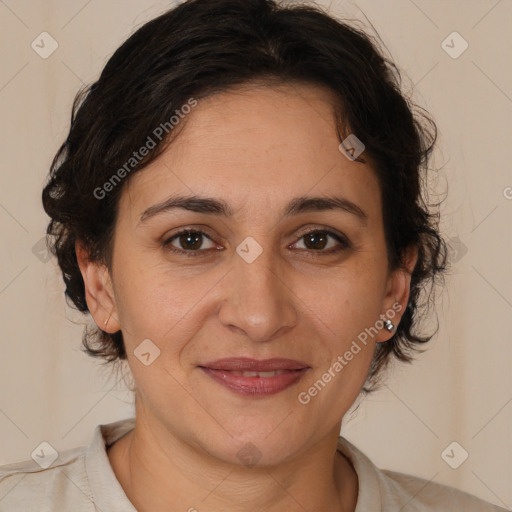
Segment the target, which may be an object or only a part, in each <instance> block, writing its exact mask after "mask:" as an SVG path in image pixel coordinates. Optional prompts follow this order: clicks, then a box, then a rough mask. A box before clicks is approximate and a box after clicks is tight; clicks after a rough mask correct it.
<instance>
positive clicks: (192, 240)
mask: <svg viewBox="0 0 512 512" xmlns="http://www.w3.org/2000/svg"><path fill="white" fill-rule="evenodd" d="M203 238H206V239H207V240H209V241H210V242H211V243H212V244H214V242H213V240H212V239H211V238H210V237H209V236H208V235H207V234H206V233H205V232H204V231H201V230H197V229H183V230H181V231H179V232H178V233H175V234H174V235H173V236H171V237H170V238H168V239H166V240H165V242H163V247H164V248H165V249H166V250H168V251H169V252H172V253H174V254H179V255H183V256H185V257H193V258H194V257H201V256H206V255H208V254H210V253H211V251H215V250H220V249H219V248H214V247H210V248H207V249H202V248H201V247H202V246H203ZM329 238H331V239H333V240H335V241H336V242H337V243H338V245H337V246H334V247H330V248H328V249H327V250H326V249H325V248H324V247H321V248H319V249H315V248H308V247H306V248H305V249H302V248H301V249H299V250H300V251H301V252H302V251H304V252H307V253H310V255H311V256H313V257H317V256H323V255H324V256H327V255H332V254H335V253H338V252H341V251H343V250H346V249H349V248H351V247H352V245H351V243H350V241H349V240H348V238H346V237H345V236H344V235H341V234H338V233H336V232H334V231H330V230H328V229H318V228H316V229H313V230H310V231H307V232H305V233H303V234H302V235H301V236H300V237H299V238H298V240H297V242H295V243H294V244H292V245H296V244H297V243H298V242H300V241H301V240H303V239H306V243H307V244H311V245H312V246H313V247H314V246H315V245H316V244H318V241H320V244H322V243H323V242H324V241H327V242H326V245H328V239H329ZM176 239H177V240H178V243H179V244H181V245H182V247H183V246H186V245H187V244H189V245H190V246H192V248H188V249H186V248H185V249H180V248H177V247H175V246H174V245H172V242H173V241H174V240H176ZM304 245H306V244H304Z"/></svg>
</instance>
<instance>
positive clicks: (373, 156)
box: [42, 0, 447, 391]
mask: <svg viewBox="0 0 512 512" xmlns="http://www.w3.org/2000/svg"><path fill="white" fill-rule="evenodd" d="M256 81H258V82H263V83H268V84H271V83H288V84H301V83H307V84H313V85H318V86H323V87H324V88H325V87H327V88H328V89H330V90H331V91H332V92H333V93H334V97H335V98H336V99H337V101H338V105H337V106H334V107H335V108H336V113H337V136H338V137H339V139H340V142H341V141H342V140H343V139H344V138H345V136H346V135H347V134H350V133H353V134H355V135H356V136H357V137H358V138H359V139H360V140H362V141H364V144H365V152H364V153H363V154H364V155H365V158H368V159H369V160H371V163H372V168H373V169H374V171H375V173H376V175H377V178H378V181H379V184H380V187H381V194H382V208H383V212H382V213H383V221H384V230H385V236H386V245H387V250H388V261H389V268H390V269H398V268H403V267H404V255H405V250H406V249H407V248H408V247H410V246H415V247H416V248H417V249H418V260H417V263H416V265H415V267H414V269H413V272H412V275H411V284H410V297H409V302H408V305H407V308H406V309H405V311H404V314H403V316H402V319H401V322H400V323H399V325H398V327H397V329H396V331H395V333H394V335H393V337H392V338H391V339H390V340H389V341H388V342H386V343H379V344H377V346H376V349H375V354H374V359H373V362H372V365H371V368H370V371H369V374H368V376H367V381H366V384H375V383H376V378H375V377H376V376H377V374H378V373H379V372H380V370H382V369H383V368H384V367H385V366H386V365H387V364H388V362H389V360H390V359H392V356H394V357H395V358H397V359H399V360H401V361H407V362H410V361H411V360H412V359H413V352H414V351H416V350H418V347H419V346H420V345H421V344H424V343H425V342H427V341H429V340H430V339H431V338H432V336H433V334H429V335H425V334H423V335H422V334H421V333H420V332H419V325H418V324H419V323H420V316H421V315H420V312H421V311H422V310H423V308H424V307H425V306H428V305H429V303H430V300H431V295H432V294H431V293H428V294H427V297H426V298H425V300H422V299H421V298H420V296H421V292H422V291H424V290H425V288H426V286H428V285H429V284H430V290H431V291H432V289H433V288H434V285H435V284H436V282H437V280H438V278H442V272H443V271H444V270H445V269H446V259H447V248H446V244H445V242H444V240H443V239H442V237H441V235H440V233H439V229H438V223H439V214H438V213H436V212H435V211H431V208H432V206H434V205H429V204H428V201H427V172H429V168H428V162H429V160H430V155H431V152H432V150H433V147H434V144H435V142H436V138H437V127H436V124H435V123H434V121H433V120H432V119H431V118H430V117H429V115H428V113H427V112H426V111H425V110H423V109H422V108H420V107H418V106H417V105H415V104H414V103H412V102H411V101H410V99H409V98H407V97H406V96H405V95H404V94H403V93H402V92H401V76H400V72H399V70H398V68H397V67H396V65H395V64H394V63H393V62H392V60H391V59H390V58H388V57H386V56H385V55H384V53H383V52H382V51H381V50H380V48H379V46H378V44H377V42H376V41H375V40H373V39H372V38H371V37H370V36H369V35H367V34H366V33H365V32H364V31H362V30H359V29H356V28H355V26H353V24H352V25H349V24H347V23H345V22H342V21H340V20H336V19H334V18H333V17H331V16H330V15H328V14H327V13H326V12H324V11H323V10H322V9H321V8H320V7H317V6H313V5H291V4H287V5H284V4H283V5H280V4H278V3H277V2H276V1H274V0H187V1H185V2H183V3H181V4H179V5H177V6H175V7H174V8H172V9H170V10H168V11H167V12H165V13H164V14H162V15H160V16H159V17H157V18H155V19H153V20H151V21H149V22H148V23H146V24H145V25H143V26H142V27H141V28H139V29H138V30H137V31H136V32H135V33H133V35H131V36H130V37H129V38H128V39H127V40H126V41H125V42H124V43H123V44H122V45H121V46H120V47H119V48H118V49H117V50H116V51H115V53H114V54H113V56H112V57H111V58H110V59H109V61H108V62H107V64H106V65H105V67H104V69H103V71H102V73H101V75H100V77H99V79H98V80H97V81H96V82H94V83H92V84H91V85H89V86H87V87H85V88H84V89H82V90H81V91H79V92H78V94H77V95H76V97H75V101H74V104H73V109H72V115H71V126H70V130H69V134H68V136H67V138H66V140H65V142H64V143H63V144H62V146H61V147H60V149H59V150H58V152H57V154H56V155H55V158H54V160H53V162H52V165H51V168H50V174H49V179H48V182H47V184H46V185H45V187H44V190H43V194H42V199H43V206H44V209H45V211H46V212H47V214H48V215H49V216H50V218H51V221H50V222H49V224H48V227H47V235H48V236H47V240H48V246H49V249H50V251H51V252H52V253H53V254H54V255H56V257H57V259H58V263H59V266H60V268H61V271H62V275H63V279H64V282H65V285H66V291H65V294H66V296H67V298H69V299H70V300H71V301H72V303H73V304H74V306H75V307H76V308H77V309H78V310H79V311H81V312H87V311H88V307H87V302H86V298H85V289H84V281H83V279H82V275H81V272H80V269H79V266H78V261H77V255H76V252H75V242H76V241H81V243H83V244H84V246H85V248H86V250H87V251H88V254H89V258H90V259H91V260H92V261H97V262H102V263H104V264H105V265H107V267H108V268H111V262H112V259H111V257H112V240H113V232H114V226H115V222H116V215H117V208H118V202H119V198H120V194H121V192H122V190H123V187H124V185H125V184H126V182H127V181H128V180H129V179H130V178H131V176H133V175H134V174H135V173H136V172H138V171H140V170H141V169H144V167H145V166H147V165H148V164H149V163H150V162H152V161H153V160H154V159H155V158H157V156H158V155H160V154H161V153H162V151H163V150H164V149H165V147H166V146H167V145H168V144H170V143H171V137H170V136H167V137H165V136H164V137H159V138H157V137H154V138H156V139H157V140H156V141H155V143H154V144H153V146H154V147H152V148H150V149H147V151H146V152H145V153H146V154H145V155H144V157H143V158H140V161H137V162H136V163H135V165H133V169H132V170H130V173H129V175H128V176H127V174H128V173H127V172H124V173H122V172H121V170H122V169H123V165H124V169H125V170H126V165H125V164H126V162H128V161H129V160H130V158H133V154H134V150H136V149H137V148H140V147H142V146H144V144H145V142H146V141H147V140H148V135H149V134H151V133H154V132H155V127H158V126H164V125H165V123H168V121H169V119H170V118H171V117H172V116H173V115H175V113H176V112H177V111H179V110H180V108H181V107H182V106H183V105H185V104H186V103H187V101H190V98H191V97H194V98H198V99H200V98H204V97H207V96H208V95H212V94H215V93H216V92H221V91H226V90H228V89H230V88H233V87H235V86H237V85H244V84H250V83H252V82H256ZM181 124H183V123H181ZM167 131H168V130H166V132H167ZM162 133H163V132H162ZM358 161H362V162H365V160H364V159H363V158H362V157H361V156H360V157H359V158H358ZM116 172H117V176H122V177H123V178H124V181H123V183H121V184H120V185H119V186H109V187H107V186H105V185H106V184H107V183H109V180H110V183H111V182H112V181H111V180H112V177H113V176H114V175H115V174H116ZM99 191H101V194H100V193H99ZM107 191H108V193H107ZM435 206H438V205H435ZM436 211H437V210H436ZM434 334H435V333H434ZM82 342H83V345H84V348H85V351H86V352H87V353H88V354H90V355H91V356H94V357H99V358H103V359H104V361H105V362H108V363H111V362H115V361H120V360H123V359H126V351H125V346H124V342H123V335H122V332H121V331H118V332H116V333H113V334H111V333H107V332H104V331H102V330H100V329H97V328H94V329H93V330H89V329H85V331H84V336H83V340H82ZM372 389H373V387H372V386H368V387H365V388H364V390H365V391H371V390H372Z"/></svg>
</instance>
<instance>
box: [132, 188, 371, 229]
mask: <svg viewBox="0 0 512 512" xmlns="http://www.w3.org/2000/svg"><path fill="white" fill-rule="evenodd" d="M175 209H182V210H188V211H191V212H198V213H207V214H211V215H220V216H223V217H231V216H232V215H233V210H232V208H231V207H230V206H229V205H228V204H227V203H226V202H225V201H223V200H220V199H213V198H210V197H200V196H196V195H192V196H173V197H170V198H169V199H167V200H165V201H163V202H162V203H158V204H155V205H153V206H150V207H149V208H148V209H146V210H144V212H143V213H142V215H141V216H140V221H139V223H142V222H145V221H147V220H148V219H150V218H152V217H154V216H156V215H159V214H161V213H165V212H169V211H172V210H175ZM328 210H342V211H344V212H347V213H350V214H352V215H354V216H355V217H357V218H358V219H359V220H360V221H361V222H362V223H363V224H367V222H368V215H367V214H366V213H365V212H364V211H363V210H362V209H361V208H360V207H359V206H358V205H357V204H355V203H353V202H352V201H350V200H348V199H347V198H345V197H340V196H326V197H307V196H303V197H296V198H294V199H292V200H291V201H290V202H289V203H288V204H287V205H286V207H285V208H284V209H283V211H282V212H281V217H290V216H292V215H299V214H301V213H307V212H322V211H328Z"/></svg>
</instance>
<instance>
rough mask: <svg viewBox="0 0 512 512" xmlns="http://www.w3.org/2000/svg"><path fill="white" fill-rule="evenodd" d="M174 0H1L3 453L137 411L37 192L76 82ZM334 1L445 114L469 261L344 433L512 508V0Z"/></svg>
mask: <svg viewBox="0 0 512 512" xmlns="http://www.w3.org/2000/svg"><path fill="white" fill-rule="evenodd" d="M322 3H323V5H329V4H328V2H322ZM170 5H171V2H164V1H159V2H156V1H149V0H144V1H141V0H138V1H135V0H129V1H128V0H123V1H120V0H116V1H113V0H108V1H101V2H100V1H98V0H91V1H89V2H87V1H85V0H80V1H78V0H77V1H69V0H66V1H64V0H44V1H43V0H37V1H35V0H0V26H1V31H0V48H1V52H2V65H1V69H0V118H1V120H2V138H1V142H0V144H1V150H2V151H1V157H2V164H1V165H2V171H1V173H0V230H1V234H2V243H1V245H0V312H1V319H0V320H1V322H0V340H1V347H2V350H1V354H2V358H1V360H0V390H1V391H0V393H1V394H0V464H4V463H8V462H13V461H15V460H21V459H27V458H29V457H30V453H31V452H32V450H33V449H34V448H35V447H36V446H37V445H38V444H39V443H40V442H41V441H43V440H45V441H48V442H49V443H50V444H52V446H54V447H55V448H56V449H57V450H58V451H61V450H64V449H67V448H71V447H75V446H78V445H84V444H87V443H88V441H89V438H90V435H91V433H92V429H93V427H94V426H95V425H96V424H99V423H108V422H111V421H115V420H117V419H121V418H124V417H127V416H131V415H132V413H133V411H132V405H131V397H130V394H129V393H127V392H126V391H125V389H124V387H123V385H122V383H118V384H116V381H115V379H112V378H109V377H108V373H106V372H105V370H102V369H101V368H100V367H99V366H98V365H97V363H95V362H94V361H93V360H92V359H90V358H88V357H86V356H85V355H84V354H82V353H81V352H80V340H81V333H82V323H81V322H82V319H81V318H80V315H78V314H77V313H75V312H73V311H72V310H70V309H69V308H68V307H67V306H66V304H65V301H64V296H63V283H62V279H61V277H60V275H59V273H58V271H57V268H56V265H55V263H54V262H53V260H51V261H49V262H45V261H44V260H45V258H44V254H42V255H41V254H40V253H39V252H38V251H37V247H38V245H37V244H38V243H40V239H41V238H42V236H43V234H44V231H45V227H46V224H47V220H48V219H47V217H46V215H45V214H44V212H43V209H42V206H41V201H40V195H41V189H42V186H43V183H44V180H45V177H46V173H47V170H48V167H49V164H50V162H51V159H52V157H53V155H54V154H55V152H56V151H57V149H58V147H59V145H60V144H61V143H62V141H63V139H64V137H65V135H66V134H67V130H68V126H69V118H70V108H71V104H72V100H73V97H74V94H75V93H76V91H77V90H78V88H79V86H81V85H82V83H83V82H86V83H87V82H90V81H92V80H94V79H95V78H96V77H97V76H98V74H99V72H100V71H101V69H102V67H103V66H104V64H105V63H106V61H107V59H108V57H109V56H110V55H111V54H112V52H113V51H114V50H115V49H116V48H117V47H118V46H119V45H120V44H121V42H122V41H123V40H124V39H125V38H126V37H127V36H128V35H130V34H131V33H132V31H133V30H134V27H138V26H140V25H141V24H143V23H144V22H145V21H147V20H149V19H150V18H152V17H154V16H155V15H157V14H159V13H161V12H162V11H163V10H164V9H166V8H167V7H169V6H170ZM330 9H331V12H332V13H333V14H337V15H343V16H345V17H348V18H353V19H362V20H364V15H363V13H364V14H365V15H366V16H367V18H368V20H369V21H371V23H372V24H373V26H374V27H375V28H376V30H377V31H378V32H379V34H380V36H381V37H382V39H383V41H384V42H385V44H386V46H387V48H388V50H389V51H390V53H391V55H392V56H393V57H394V58H395V59H396V61H397V62H398V64H399V66H400V68H401V69H402V70H403V71H404V73H405V75H406V76H404V86H405V87H406V88H408V89H411V88H414V95H415V96H414V97H415V99H416V101H417V102H419V103H420V104H421V105H423V106H425V107H426V108H427V109H428V110H429V111H430V112H431V113H432V115H433V116H434V118H435V119H436V121H437V123H438V126H439V130H440V138H439V149H438V152H437V153H436V159H435V162H434V163H435V165H437V166H439V167H442V173H441V177H442V179H441V180H440V182H439V184H438V185H439V191H440V192H442V191H443V190H444V188H445V187H446V186H448V189H449V195H448V199H447V201H446V202H445V204H444V206H443V214H444V223H443V230H444V233H445V234H446V236H447V237H448V238H450V239H451V240H452V241H451V246H452V249H453V251H452V252H453V255H454V257H455V259H456V260H457V261H456V264H455V267H454V269H453V271H452V273H451V275H450V276H449V278H448V280H447V288H446V290H445V292H444V294H443V295H442V296H440V297H439V298H440V299H442V301H440V302H439V305H438V313H439V322H440V331H439V334H438V335H437V336H436V338H435V339H434V340H433V341H432V342H431V343H430V347H429V351H428V352H426V353H425V354H424V355H422V356H420V357H419V358H418V360H417V361H416V362H415V364H413V365H408V366H402V367H396V368H395V369H394V373H393V374H392V375H390V376H389V379H388V381H387V385H386V386H385V387H384V389H383V390H382V391H381V392H379V393H378V394H376V395H374V396H372V397H371V398H368V399H367V400H366V401H365V402H363V404H362V405H361V406H360V407H359V409H358V410H357V412H355V413H354V414H353V415H350V421H348V419H349V417H348V416H347V417H346V420H347V423H346V424H345V426H344V427H343V429H342V433H343V434H344V435H345V436H346V437H347V438H348V439H350V440H351V441H352V442H354V443H355V444H356V445H357V446H359V447H360V448H361V449H362V450H363V451H365V452H366V453H367V454H368V456H370V457H371V458H372V459H373V461H374V462H375V463H376V464H377V465H379V466H381V467H385V468H390V469H394V470H398V471H403V472H408V473H413V474H416V475H418V476H422V477H424V478H427V479H433V480H434V481H436V482H441V483H445V484H449V485H452V486H455V487H457V488H459V489H463V490H466V491H468V492H471V493H472V494H475V495H477V496H480V497H482V498H484V499H486V500H488V501H490V502H493V503H495V504H498V505H501V506H503V507H508V508H512V489H511V486H510V483H511V482H512V436H511V432H512V376H511V375H512V373H511V371H510V368H511V362H512V356H511V354H512V336H511V326H510V319H511V317H512V265H511V257H510V255H511V251H512V229H511V225H512V222H511V221H512V188H510V187H512V172H511V164H510V152H509V150H510V137H511V132H512V130H511V125H510V119H511V114H512V71H511V66H510V62H511V61H512V58H511V57H512V56H511V48H512V36H511V30H510V20H511V19H512V1H511V0H479V1H475V0H437V1H434V0H432V1H426V0H414V1H413V0H386V1H384V0H358V1H357V2H343V1H341V0H337V1H336V0H335V1H333V2H331V7H330ZM365 23H367V22H366V21H365ZM43 31H47V32H49V33H50V34H51V35H52V37H53V38H55V40H56V41H57V42H58V45H59V46H58V48H57V50H56V51H55V52H54V53H53V54H52V55H51V56H50V57H49V58H47V59H43V58H41V57H40V56H39V55H38V54H37V53H36V52H35V51H34V50H32V48H31V42H32V41H33V40H34V39H36V37H37V36H38V35H39V34H40V33H41V32H43ZM453 31H457V32H459V33H460V34H461V36H462V37H463V38H464V39H465V40H466V41H467V42H468V43H469V48H468V49H467V50H466V51H465V52H464V53H463V54H462V55H460V56H459V57H458V58H456V59H454V58H452V57H450V56H449V55H448V54H447V53H446V52H445V51H444V50H443V48H442V46H441V43H442V41H443V40H444V39H445V38H446V37H447V36H448V35H449V34H451V33H452V32H453ZM450 44H451V43H450ZM454 44H457V45H458V44H459V43H458V42H457V43H454ZM458 47H460V46H455V49H457V48H458ZM34 246H36V249H34ZM452 441H457V442H458V443H459V444H460V445H461V446H462V447H463V448H464V449H465V450H467V452H468V453H469V457H468V459H467V460H466V461H465V462H464V463H463V464H462V465H461V466H460V467H459V468H458V469H452V468H450V467H449V466H448V465H447V464H446V463H445V462H444V460H443V459H442V458H441V453H442V452H443V450H444V449H445V448H446V447H447V446H448V445H449V444H450V443H451V442H452ZM455 456H457V457H458V456H459V455H458V453H455ZM0 498H1V497H0Z"/></svg>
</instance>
